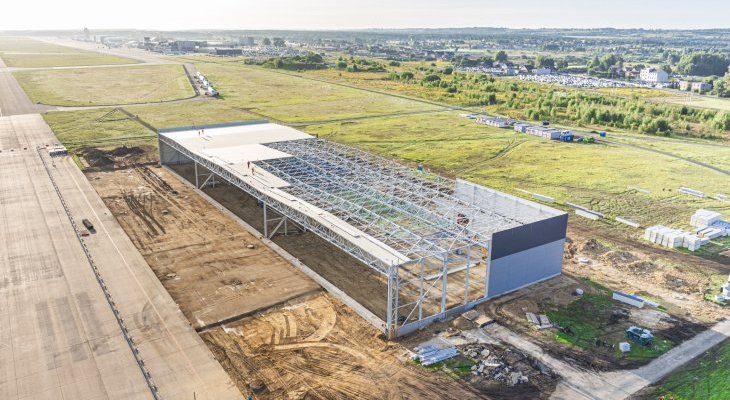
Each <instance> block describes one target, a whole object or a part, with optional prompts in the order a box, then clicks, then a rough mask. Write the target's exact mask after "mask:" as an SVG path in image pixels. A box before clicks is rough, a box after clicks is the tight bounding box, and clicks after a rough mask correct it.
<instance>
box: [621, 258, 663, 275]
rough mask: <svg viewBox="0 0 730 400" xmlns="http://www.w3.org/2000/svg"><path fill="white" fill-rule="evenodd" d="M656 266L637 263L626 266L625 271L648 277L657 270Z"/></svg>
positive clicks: (641, 262) (647, 263)
mask: <svg viewBox="0 0 730 400" xmlns="http://www.w3.org/2000/svg"><path fill="white" fill-rule="evenodd" d="M657 268H658V267H657V265H656V264H654V263H652V262H649V261H637V262H634V263H631V264H629V265H628V266H627V269H628V270H629V271H631V273H633V274H635V275H648V274H651V273H653V272H654V271H656V270H657Z"/></svg>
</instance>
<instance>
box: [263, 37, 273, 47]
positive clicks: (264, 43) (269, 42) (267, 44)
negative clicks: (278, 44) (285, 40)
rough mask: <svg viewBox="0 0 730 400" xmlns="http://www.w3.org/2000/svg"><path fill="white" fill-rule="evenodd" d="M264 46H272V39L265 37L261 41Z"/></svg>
mask: <svg viewBox="0 0 730 400" xmlns="http://www.w3.org/2000/svg"><path fill="white" fill-rule="evenodd" d="M261 44H263V45H264V46H271V40H270V39H269V38H264V41H263V42H261Z"/></svg>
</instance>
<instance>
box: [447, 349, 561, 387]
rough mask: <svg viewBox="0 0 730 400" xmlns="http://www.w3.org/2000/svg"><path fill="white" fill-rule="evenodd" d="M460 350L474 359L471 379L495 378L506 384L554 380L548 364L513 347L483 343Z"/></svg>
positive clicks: (493, 379)
mask: <svg viewBox="0 0 730 400" xmlns="http://www.w3.org/2000/svg"><path fill="white" fill-rule="evenodd" d="M459 349H460V350H461V352H462V354H464V355H465V356H466V357H469V358H470V359H472V360H474V361H475V364H474V365H473V366H472V367H471V374H472V377H473V379H478V380H482V379H486V380H490V381H498V382H502V383H504V384H506V385H507V386H516V385H521V384H524V383H527V382H530V381H533V382H537V381H545V380H551V379H553V377H552V371H551V370H550V369H549V368H548V367H547V366H545V365H544V364H543V363H541V362H540V361H538V360H535V359H532V358H530V357H528V356H526V355H524V354H523V353H521V352H519V351H517V350H515V349H511V348H504V347H501V346H498V345H492V344H486V343H473V344H467V345H463V346H460V347H459Z"/></svg>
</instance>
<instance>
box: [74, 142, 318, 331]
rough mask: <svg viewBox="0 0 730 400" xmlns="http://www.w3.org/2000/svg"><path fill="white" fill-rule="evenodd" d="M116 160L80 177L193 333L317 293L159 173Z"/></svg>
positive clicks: (285, 264) (315, 287)
mask: <svg viewBox="0 0 730 400" xmlns="http://www.w3.org/2000/svg"><path fill="white" fill-rule="evenodd" d="M128 152H129V153H130V154H132V156H131V158H135V159H137V157H138V156H139V152H133V151H131V149H130V150H129V151H128ZM118 153H119V155H120V156H117V157H114V156H111V157H112V158H114V159H115V160H116V161H115V162H116V163H117V165H116V166H117V169H99V170H97V171H92V172H87V177H88V178H89V180H90V181H91V182H92V184H93V185H94V188H95V189H96V191H97V192H98V193H99V194H100V195H101V197H102V199H103V200H104V202H105V203H106V205H107V206H108V207H109V209H110V210H111V211H112V213H113V214H114V215H115V217H116V218H117V220H118V221H119V223H120V224H121V225H122V227H123V228H124V230H125V231H126V233H127V235H129V237H130V238H131V239H132V241H133V243H134V244H135V246H136V247H137V248H138V249H139V250H140V252H141V253H142V255H143V256H144V257H145V259H146V260H147V262H148V263H149V265H150V267H151V268H152V269H153V270H154V271H155V274H156V275H157V277H158V278H159V279H160V281H162V283H163V285H164V286H165V288H166V289H167V291H168V292H170V294H171V295H172V296H173V298H174V299H175V301H176V302H177V303H178V304H179V306H180V308H181V310H182V311H183V313H185V315H186V317H187V318H188V320H190V322H191V324H193V326H195V327H196V328H200V327H203V326H206V325H209V324H215V323H218V322H219V321H225V320H228V319H231V318H236V317H240V316H242V315H248V314H251V313H254V312H257V311H259V310H263V309H266V308H269V307H271V306H275V305H279V304H282V303H284V302H286V301H289V300H291V299H295V298H297V297H299V296H304V295H309V294H313V293H316V292H318V291H320V290H321V289H320V288H319V286H318V285H317V284H316V283H314V282H313V281H312V280H311V279H309V278H308V277H306V276H305V275H304V274H302V273H301V272H299V270H297V269H296V268H294V267H293V266H292V265H291V264H289V263H288V262H287V261H286V260H284V259H283V258H281V257H280V256H278V255H277V254H276V253H275V252H274V251H272V250H271V249H269V248H268V247H266V246H264V245H263V244H262V243H260V242H259V240H258V239H257V238H255V237H254V236H252V235H251V234H249V233H248V232H246V231H245V230H244V229H242V228H241V227H240V226H239V225H238V224H237V223H235V222H234V221H232V220H230V219H229V218H228V217H226V216H225V215H223V214H222V213H221V212H220V211H219V210H217V209H216V208H215V207H214V206H213V205H211V204H210V203H208V202H207V201H205V200H204V199H202V198H200V197H199V196H198V195H196V194H195V193H194V192H193V191H192V190H191V189H189V188H188V187H187V186H185V185H184V184H182V183H181V182H179V181H178V180H177V179H175V178H173V177H172V176H171V175H170V174H169V173H167V172H166V171H165V170H164V169H162V168H159V167H156V166H155V165H140V164H137V165H131V164H128V165H126V166H125V165H124V162H123V160H127V161H129V159H130V156H129V155H127V156H124V155H122V154H123V153H124V152H123V151H118ZM137 160H138V161H140V160H139V159H137ZM142 161H143V160H142Z"/></svg>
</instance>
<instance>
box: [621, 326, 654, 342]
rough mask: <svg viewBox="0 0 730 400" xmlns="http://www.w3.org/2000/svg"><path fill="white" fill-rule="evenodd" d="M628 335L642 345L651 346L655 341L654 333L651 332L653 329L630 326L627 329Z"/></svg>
mask: <svg viewBox="0 0 730 400" xmlns="http://www.w3.org/2000/svg"><path fill="white" fill-rule="evenodd" d="M626 337H628V338H629V339H630V340H632V341H634V342H636V343H638V344H640V345H642V346H650V345H651V344H652V342H653V341H654V335H652V334H651V331H649V330H648V329H643V328H639V327H638V326H631V327H629V329H627V330H626Z"/></svg>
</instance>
